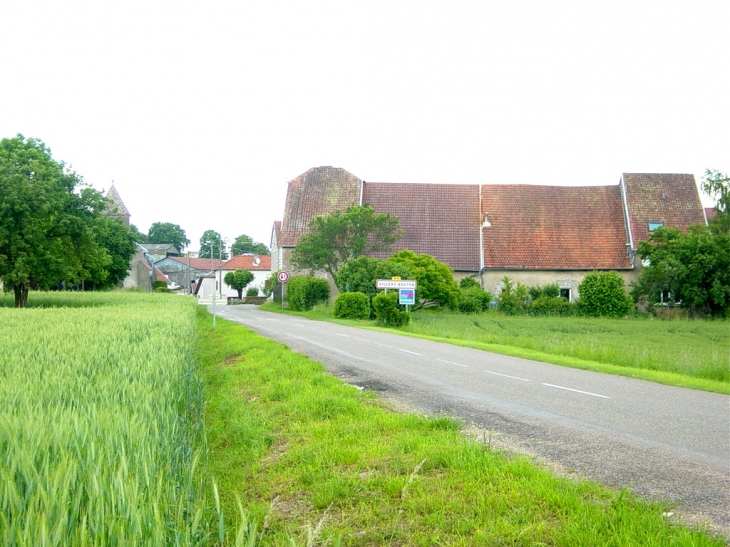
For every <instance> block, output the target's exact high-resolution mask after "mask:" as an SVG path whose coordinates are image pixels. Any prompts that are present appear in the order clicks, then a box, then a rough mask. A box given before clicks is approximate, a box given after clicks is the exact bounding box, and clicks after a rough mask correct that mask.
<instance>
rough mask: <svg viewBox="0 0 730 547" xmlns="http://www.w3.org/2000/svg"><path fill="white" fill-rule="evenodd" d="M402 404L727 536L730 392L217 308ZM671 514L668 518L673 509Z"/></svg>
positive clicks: (729, 518)
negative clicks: (454, 420) (656, 502)
mask: <svg viewBox="0 0 730 547" xmlns="http://www.w3.org/2000/svg"><path fill="white" fill-rule="evenodd" d="M217 313H218V315H219V316H220V317H224V318H226V319H229V320H232V321H236V322H238V323H241V324H243V325H246V326H247V327H249V328H251V329H252V330H253V331H255V332H257V333H259V334H262V335H264V336H267V337H269V338H272V339H274V340H277V341H279V342H282V343H284V344H286V345H287V346H289V347H290V348H291V349H292V350H294V351H297V352H299V353H302V354H304V355H307V356H309V357H311V358H312V359H314V360H316V361H319V362H320V363H322V364H323V365H324V366H325V367H326V369H327V370H328V371H329V372H330V373H331V374H333V375H336V376H338V377H340V378H342V379H343V380H344V381H346V382H348V383H350V384H353V385H357V386H359V387H361V388H366V389H371V390H375V391H378V392H379V393H380V395H381V396H382V397H384V398H385V399H388V400H390V401H392V402H393V403H394V404H396V405H397V406H400V407H401V408H404V409H407V410H410V411H414V412H422V413H425V414H429V415H434V414H439V413H446V414H449V415H452V416H456V417H459V418H461V419H462V420H464V422H465V423H466V424H467V425H468V426H469V427H468V428H467V429H468V430H469V431H471V432H472V433H474V434H477V435H479V437H480V439H486V440H487V441H488V442H492V443H493V444H495V445H496V446H499V447H502V448H506V449H509V450H512V451H515V452H520V453H524V454H528V455H530V456H533V457H535V458H536V459H538V460H540V461H541V462H544V463H546V464H547V465H549V466H551V467H553V468H554V469H556V470H557V472H559V473H563V474H567V475H577V476H583V477H586V478H590V479H593V480H597V481H600V482H602V483H604V484H607V485H609V486H612V487H614V488H623V487H627V488H628V489H630V490H631V491H632V492H635V493H637V494H639V495H640V496H644V497H647V498H650V499H662V500H668V501H671V502H674V503H676V504H678V507H677V508H676V509H675V510H674V512H675V513H676V514H677V515H681V517H682V518H683V519H684V520H685V521H686V522H691V523H697V522H699V523H707V524H709V525H710V527H711V529H712V530H714V531H716V532H720V533H722V534H724V535H726V536H730V397H728V396H725V395H719V394H715V393H706V392H703V391H696V390H689V389H683V388H676V387H669V386H664V385H659V384H654V383H651V382H646V381H643V380H634V379H631V378H624V377H621V376H614V375H609V374H601V373H596V372H589V371H582V370H576V369H571V368H566V367H561V366H557V365H552V364H547V363H541V362H537V361H529V360H526V359H518V358H514V357H507V356H504V355H497V354H493V353H488V352H484V351H479V350H474V349H469V348H462V347H458V346H452V345H449V344H442V343H438V342H430V341H427V340H419V339H415V338H410V337H405V336H399V335H397V334H391V333H383V332H375V331H370V330H365V329H357V328H353V327H346V326H342V325H336V324H332V323H325V322H318V321H310V320H308V319H304V318H301V317H294V316H289V315H283V314H275V313H270V312H263V311H261V310H259V309H258V308H257V307H255V306H226V307H220V306H219V307H218V309H217ZM670 518H671V517H670Z"/></svg>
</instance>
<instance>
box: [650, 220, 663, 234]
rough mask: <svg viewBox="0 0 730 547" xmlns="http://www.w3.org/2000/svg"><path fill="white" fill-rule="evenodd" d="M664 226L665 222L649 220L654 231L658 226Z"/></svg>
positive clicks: (651, 229) (651, 230)
mask: <svg viewBox="0 0 730 547" xmlns="http://www.w3.org/2000/svg"><path fill="white" fill-rule="evenodd" d="M662 226H664V223H663V222H649V231H650V232H653V231H654V230H657V229H658V228H661V227H662Z"/></svg>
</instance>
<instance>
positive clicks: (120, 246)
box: [89, 216, 137, 288]
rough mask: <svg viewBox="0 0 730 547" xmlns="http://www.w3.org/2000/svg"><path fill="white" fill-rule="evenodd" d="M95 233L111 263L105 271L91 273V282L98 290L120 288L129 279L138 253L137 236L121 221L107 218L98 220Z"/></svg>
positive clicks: (97, 270)
mask: <svg viewBox="0 0 730 547" xmlns="http://www.w3.org/2000/svg"><path fill="white" fill-rule="evenodd" d="M94 233H95V235H96V239H97V242H98V243H99V245H100V246H101V247H102V248H104V249H105V250H106V251H107V254H108V255H109V258H110V262H109V264H108V265H107V266H106V267H105V268H103V269H99V268H97V269H96V270H93V271H91V272H90V273H91V276H90V277H89V280H90V281H92V282H93V283H94V285H95V286H96V288H107V287H116V286H119V285H120V284H121V283H122V281H124V278H125V277H127V273H128V272H129V267H130V261H131V260H132V257H133V256H134V253H135V252H136V251H137V236H136V235H135V233H134V232H133V231H132V230H131V229H130V228H127V227H126V226H125V225H124V224H123V223H122V221H121V220H120V219H118V218H114V217H107V216H101V217H100V218H99V219H98V221H97V224H96V228H95V230H94Z"/></svg>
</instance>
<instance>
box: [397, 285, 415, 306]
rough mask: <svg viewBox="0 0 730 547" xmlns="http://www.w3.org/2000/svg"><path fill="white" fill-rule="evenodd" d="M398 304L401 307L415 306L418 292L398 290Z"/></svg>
mask: <svg viewBox="0 0 730 547" xmlns="http://www.w3.org/2000/svg"><path fill="white" fill-rule="evenodd" d="M398 303H399V304H400V305H401V306H414V305H415V304H416V290H415V289H399V290H398Z"/></svg>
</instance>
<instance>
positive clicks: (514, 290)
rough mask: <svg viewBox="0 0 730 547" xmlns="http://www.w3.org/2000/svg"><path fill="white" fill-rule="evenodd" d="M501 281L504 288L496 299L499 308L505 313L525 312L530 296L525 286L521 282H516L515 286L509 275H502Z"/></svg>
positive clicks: (516, 313)
mask: <svg viewBox="0 0 730 547" xmlns="http://www.w3.org/2000/svg"><path fill="white" fill-rule="evenodd" d="M502 283H504V289H503V290H502V294H500V295H499V298H498V299H497V303H498V306H499V309H500V310H501V311H502V312H503V313H504V314H506V315H518V314H521V313H525V311H526V310H527V302H528V300H529V298H530V293H529V292H528V289H527V287H525V286H524V285H523V284H521V283H517V286H516V287H515V286H514V285H513V284H512V281H511V280H510V278H509V277H504V278H503V279H502Z"/></svg>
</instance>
